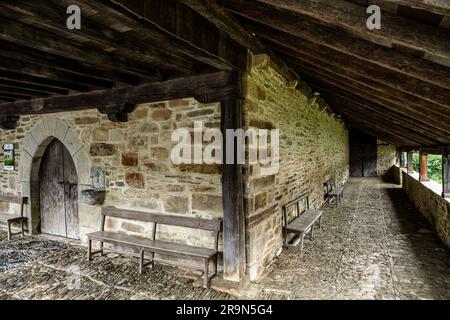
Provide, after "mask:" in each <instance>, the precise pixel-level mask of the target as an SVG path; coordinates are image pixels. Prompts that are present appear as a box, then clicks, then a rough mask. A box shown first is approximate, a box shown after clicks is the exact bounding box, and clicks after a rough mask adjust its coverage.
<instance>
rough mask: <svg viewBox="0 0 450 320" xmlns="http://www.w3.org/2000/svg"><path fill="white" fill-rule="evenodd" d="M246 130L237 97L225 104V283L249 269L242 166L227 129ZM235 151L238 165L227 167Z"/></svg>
mask: <svg viewBox="0 0 450 320" xmlns="http://www.w3.org/2000/svg"><path fill="white" fill-rule="evenodd" d="M241 127H242V114H241V102H240V101H239V99H238V98H237V96H236V95H231V96H228V97H226V98H223V99H222V100H221V129H222V133H223V136H224V148H223V159H224V161H223V165H222V198H223V200H222V201H223V246H224V248H223V264H224V274H223V277H224V279H225V280H229V281H235V282H238V281H240V280H241V279H242V278H243V276H244V274H245V268H246V259H245V220H244V209H243V208H244V201H243V180H242V165H239V164H237V163H236V155H237V152H236V150H237V144H236V143H233V142H232V141H228V139H227V137H226V129H238V128H241ZM231 147H233V148H234V151H235V152H234V155H235V159H234V160H235V161H234V164H227V163H226V161H225V160H226V154H227V152H228V151H229V150H228V149H229V148H231Z"/></svg>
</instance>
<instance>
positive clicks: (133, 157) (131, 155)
mask: <svg viewBox="0 0 450 320" xmlns="http://www.w3.org/2000/svg"><path fill="white" fill-rule="evenodd" d="M122 165H123V166H126V167H135V166H137V165H138V154H137V153H136V152H126V153H123V154H122Z"/></svg>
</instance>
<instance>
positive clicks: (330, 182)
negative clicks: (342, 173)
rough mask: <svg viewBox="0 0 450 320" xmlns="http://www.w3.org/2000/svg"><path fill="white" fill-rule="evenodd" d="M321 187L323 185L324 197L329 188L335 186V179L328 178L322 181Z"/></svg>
mask: <svg viewBox="0 0 450 320" xmlns="http://www.w3.org/2000/svg"><path fill="white" fill-rule="evenodd" d="M323 187H324V191H325V198H326V197H327V196H328V193H329V192H330V191H331V190H333V189H334V188H336V181H335V180H334V179H328V180H327V181H326V182H324V184H323Z"/></svg>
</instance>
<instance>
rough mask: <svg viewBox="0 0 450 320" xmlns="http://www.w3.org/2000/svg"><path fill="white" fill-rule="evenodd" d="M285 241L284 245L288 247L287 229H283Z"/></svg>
mask: <svg viewBox="0 0 450 320" xmlns="http://www.w3.org/2000/svg"><path fill="white" fill-rule="evenodd" d="M283 242H284V246H285V247H287V244H288V237H287V232H286V230H285V229H283Z"/></svg>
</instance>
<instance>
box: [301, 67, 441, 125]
mask: <svg viewBox="0 0 450 320" xmlns="http://www.w3.org/2000/svg"><path fill="white" fill-rule="evenodd" d="M296 65H297V66H298V68H299V70H301V72H302V75H304V76H305V77H306V79H307V81H308V83H309V82H311V81H312V82H314V81H315V82H320V83H324V84H326V85H327V86H328V87H330V88H332V89H333V90H334V91H335V92H337V93H338V92H345V93H348V94H350V95H351V96H353V97H360V98H363V99H365V101H369V102H370V103H371V104H373V105H374V109H378V110H382V111H385V112H389V113H391V114H397V115H403V116H404V117H407V118H410V119H411V120H415V121H417V122H418V123H422V124H423V125H427V126H429V127H430V129H431V128H433V130H435V131H441V132H445V133H449V134H450V128H448V126H446V125H445V123H447V122H448V120H446V117H442V116H441V115H440V114H434V113H432V112H430V111H429V110H427V109H425V108H416V107H415V106H414V105H412V106H411V105H410V104H409V103H408V102H404V101H400V100H397V99H393V98H391V97H385V96H384V94H383V92H379V91H377V90H371V87H370V86H367V85H364V84H362V83H359V82H354V81H352V80H351V79H348V78H345V77H340V76H339V75H337V74H330V73H327V72H326V71H323V70H319V69H318V68H314V67H313V66H311V65H309V64H308V63H306V62H297V64H296Z"/></svg>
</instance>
